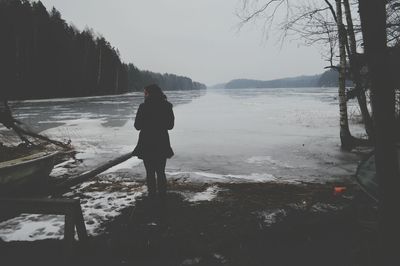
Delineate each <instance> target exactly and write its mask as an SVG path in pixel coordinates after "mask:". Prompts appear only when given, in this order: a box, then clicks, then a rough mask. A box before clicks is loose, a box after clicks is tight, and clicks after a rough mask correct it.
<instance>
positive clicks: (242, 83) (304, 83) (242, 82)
mask: <svg viewBox="0 0 400 266" xmlns="http://www.w3.org/2000/svg"><path fill="white" fill-rule="evenodd" d="M338 77H339V74H338V72H337V71H336V70H334V69H330V70H327V71H325V72H324V73H322V74H317V75H312V76H298V77H291V78H282V79H274V80H265V81H264V80H252V79H234V80H231V81H229V82H228V83H226V84H225V88H227V89H239V88H302V87H337V86H338ZM347 85H348V86H351V82H350V81H347Z"/></svg>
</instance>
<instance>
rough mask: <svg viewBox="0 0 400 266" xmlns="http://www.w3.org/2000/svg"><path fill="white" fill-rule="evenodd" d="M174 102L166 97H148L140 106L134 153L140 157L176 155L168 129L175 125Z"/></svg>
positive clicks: (136, 122)
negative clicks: (137, 137)
mask: <svg viewBox="0 0 400 266" xmlns="http://www.w3.org/2000/svg"><path fill="white" fill-rule="evenodd" d="M174 120H175V117H174V112H173V111H172V104H171V103H169V102H168V101H167V100H165V99H160V98H154V99H152V98H147V99H146V100H145V102H144V103H142V104H141V105H140V106H139V109H138V111H137V113H136V118H135V128H136V129H137V130H140V133H139V140H138V143H137V145H136V147H135V149H134V151H133V153H132V154H133V155H134V156H137V157H139V158H140V159H151V158H171V157H172V156H173V155H174V152H173V151H172V148H171V144H170V141H169V135H168V130H170V129H172V128H173V127H174Z"/></svg>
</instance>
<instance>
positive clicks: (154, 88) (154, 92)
mask: <svg viewBox="0 0 400 266" xmlns="http://www.w3.org/2000/svg"><path fill="white" fill-rule="evenodd" d="M144 89H145V90H146V91H147V93H148V94H149V96H148V97H149V98H152V99H162V100H166V99H167V96H165V94H164V93H163V92H162V90H161V88H160V87H159V86H158V85H157V84H150V85H147V86H146V87H144Z"/></svg>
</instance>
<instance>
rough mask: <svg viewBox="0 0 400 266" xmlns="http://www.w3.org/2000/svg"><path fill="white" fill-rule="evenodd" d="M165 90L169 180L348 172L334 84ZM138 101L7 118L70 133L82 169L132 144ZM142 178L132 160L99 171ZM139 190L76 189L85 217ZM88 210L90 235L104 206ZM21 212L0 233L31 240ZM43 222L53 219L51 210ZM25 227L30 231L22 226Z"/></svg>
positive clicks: (21, 111)
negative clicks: (169, 115)
mask: <svg viewBox="0 0 400 266" xmlns="http://www.w3.org/2000/svg"><path fill="white" fill-rule="evenodd" d="M166 94H167V96H168V99H169V100H170V101H171V102H172V103H173V104H174V112H175V117H176V121H175V128H174V129H173V130H171V131H170V138H171V144H172V147H173V149H174V152H175V156H174V157H173V158H172V159H170V160H169V161H168V163H167V178H169V179H174V180H176V181H182V182H207V183H211V184H212V183H213V182H271V181H272V182H281V181H282V182H288V181H290V182H293V181H313V182H326V181H332V180H336V179H338V178H340V179H342V178H346V177H350V176H351V175H353V174H354V172H355V169H356V164H357V161H358V158H357V156H355V155H354V154H352V153H347V152H344V151H342V150H341V149H340V139H339V117H338V114H339V107H338V102H337V89H336V88H299V89H234V90H208V91H168V92H166ZM142 101H143V95H142V93H130V94H126V95H120V96H99V97H86V98H73V99H55V100H36V101H23V102H14V103H12V108H13V110H14V112H15V114H16V116H17V118H18V119H21V120H22V121H23V122H25V123H27V124H29V125H30V126H31V127H32V128H33V129H35V130H37V131H41V132H42V133H43V134H46V135H49V136H51V137H52V138H55V139H71V141H72V144H73V145H74V146H75V148H76V150H77V151H79V153H78V155H77V157H78V158H79V159H82V160H83V165H84V167H86V168H87V169H90V168H91V167H94V166H96V165H98V164H99V163H101V162H104V161H107V160H109V159H112V158H114V157H116V156H118V155H120V154H123V153H126V152H129V151H132V150H133V148H134V147H135V144H136V141H137V137H138V132H137V131H136V130H135V129H134V126H133V123H134V118H135V114H136V111H137V108H138V106H139V104H140V103H141V102H142ZM349 105H350V107H349V108H350V113H351V112H352V110H355V108H356V107H355V105H354V103H352V102H350V104H349ZM351 129H352V132H353V133H356V134H359V133H362V132H363V131H362V128H361V126H360V125H358V124H353V125H352V128H351ZM4 130H5V129H4V128H0V131H4ZM54 174H55V175H56V174H65V170H63V168H62V167H58V168H56V173H54ZM144 177H145V172H144V167H143V165H142V163H141V160H139V159H137V158H132V159H130V160H128V161H127V162H125V163H123V164H120V165H118V166H116V167H114V168H112V169H110V170H108V171H107V172H106V173H103V174H102V180H103V181H105V182H107V181H110V182H115V181H118V182H123V181H124V180H125V181H129V182H135V181H139V180H140V181H143V180H144ZM143 189H144V188H143ZM142 192H143V190H142V189H140V190H139V191H136V192H134V194H132V196H131V197H130V198H131V199H132V200H130V201H129V202H125V201H124V200H119V201H118V200H116V201H114V203H113V201H112V200H110V201H108V200H107V199H105V198H104V197H105V196H104V194H103V195H100V194H96V193H97V192H95V191H94V192H85V193H86V194H84V193H83V194H82V193H81V194H80V195H81V196H84V195H86V196H87V197H88V198H89V199H88V200H87V202H86V203H84V204H83V206H82V207H83V209H84V212H85V215H89V214H90V213H91V210H93V209H94V210H99V209H104V210H110V213H112V215H111V216H113V217H115V216H116V215H118V213H119V212H120V210H121V208H120V207H121V206H122V207H126V206H127V205H129V204H131V205H133V204H134V198H135V197H137V196H138V195H141V193H142ZM217 192H218V189H217V187H214V186H212V187H211V188H209V189H208V190H205V191H204V192H201V193H199V194H196V195H194V196H193V197H191V198H189V200H190V201H201V200H212V199H213V198H215V197H216V195H217ZM121 193H122V194H124V193H125V194H126V193H128V192H121ZM135 193H136V194H135ZM128 198H129V197H128ZM115 199H121V195H120V194H118V195H115ZM120 202H122V203H121V206H120V205H118V204H120ZM92 203H93V204H94V205H95V204H99V206H100V207H99V208H97V207H95V206H94V205H93V204H92ZM85 204H86V205H85ZM97 214H98V217H100V218H98V217H97V218H93V217H96V212H93V215H92V216H91V217H89V216H88V220H89V221H93V222H92V223H91V224H92V225H93V226H92V227H90V228H91V229H90V230H91V232H92V233H93V234H95V232H98V230H100V229H99V227H101V226H102V224H103V221H104V219H103V218H102V216H104V215H105V213H100V214H99V213H98V212H97ZM25 218H27V219H28V220H31V221H33V222H36V224H31V225H29V224H23V225H21V226H20V227H18V226H17V225H16V224H18V223H21V222H22V221H23V220H21V219H20V218H16V219H20V220H15V221H13V223H12V224H13V225H15V226H14V227H12V226H11V227H10V225H6V224H3V225H2V226H4V227H5V228H6V229H5V230H6V231H4V230H2V231H1V232H0V237H1V238H2V239H9V240H11V239H14V240H21V239H26V238H28V239H41V238H40V237H42V236H43V235H41V234H40V232H39V231H40V230H42V229H41V228H43V224H42V223H41V220H40V219H38V218H37V217H36V218H35V217H32V216H28V217H26V216H25ZM39 218H40V217H39ZM106 218H107V217H106ZM111 218H112V217H111ZM25 220H26V219H25ZM49 220H50V221H53V222H54V223H56V224H58V223H59V218H56V217H50V218H49ZM54 223H53V224H54ZM12 228H14V229H15V228H17V229H18V228H19V231H18V232H20V233H21V234H16V235H14V238H13V237H12V233H11V231H12V230H11V229H12ZM27 228H33V230H34V232H39V233H38V234H35V233H34V232H33V233H32V232H31V233H29V232H28V231H29V230H27ZM49 228H50V229H49V230H50V231H48V232H46V233H48V234H50V235H47V237H57V236H60V232H59V229H58V227H55V226H53V227H49ZM38 230H39V231H38ZM42 231H43V230H42ZM100 231H101V230H100ZM32 235H33V236H34V237H32ZM24 237H25V238H24Z"/></svg>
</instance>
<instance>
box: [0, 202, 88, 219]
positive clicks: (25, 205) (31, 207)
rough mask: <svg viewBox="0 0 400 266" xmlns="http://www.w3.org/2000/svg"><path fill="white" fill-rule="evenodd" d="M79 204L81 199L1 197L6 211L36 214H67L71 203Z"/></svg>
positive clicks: (0, 204)
mask: <svg viewBox="0 0 400 266" xmlns="http://www.w3.org/2000/svg"><path fill="white" fill-rule="evenodd" d="M75 204H78V205H79V206H80V200H79V199H48V198H39V199H38V198H0V209H1V210H2V211H5V212H10V211H12V212H19V213H24V212H26V213H35V214H59V215H62V214H65V213H66V210H67V209H68V208H70V206H71V205H75Z"/></svg>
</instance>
